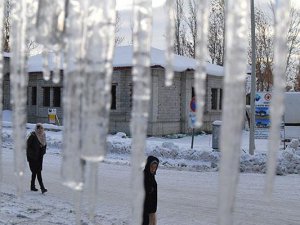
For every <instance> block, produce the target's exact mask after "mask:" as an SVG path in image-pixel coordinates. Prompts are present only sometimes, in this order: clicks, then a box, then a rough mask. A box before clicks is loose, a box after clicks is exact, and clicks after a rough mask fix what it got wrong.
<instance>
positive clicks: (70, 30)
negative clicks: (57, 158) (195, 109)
mask: <svg viewBox="0 0 300 225" xmlns="http://www.w3.org/2000/svg"><path fill="white" fill-rule="evenodd" d="M66 9H67V11H68V14H67V17H66V32H65V39H64V46H65V49H64V60H65V61H64V63H65V65H64V79H63V84H64V92H63V102H64V121H63V123H64V128H63V162H62V167H61V173H62V179H63V184H64V185H65V186H67V187H69V188H71V189H72V190H76V192H75V193H74V205H75V208H76V224H78V225H79V224H81V212H80V206H81V199H82V190H83V184H84V169H85V164H86V163H85V161H84V160H82V159H81V158H80V156H81V146H82V138H81V113H82V105H81V104H82V103H81V102H82V100H81V98H82V88H83V78H82V76H81V71H82V64H81V63H82V45H83V43H82V32H83V29H82V25H83V13H82V10H81V9H82V3H81V2H79V1H76V0H71V1H69V4H68V5H67V6H66Z"/></svg>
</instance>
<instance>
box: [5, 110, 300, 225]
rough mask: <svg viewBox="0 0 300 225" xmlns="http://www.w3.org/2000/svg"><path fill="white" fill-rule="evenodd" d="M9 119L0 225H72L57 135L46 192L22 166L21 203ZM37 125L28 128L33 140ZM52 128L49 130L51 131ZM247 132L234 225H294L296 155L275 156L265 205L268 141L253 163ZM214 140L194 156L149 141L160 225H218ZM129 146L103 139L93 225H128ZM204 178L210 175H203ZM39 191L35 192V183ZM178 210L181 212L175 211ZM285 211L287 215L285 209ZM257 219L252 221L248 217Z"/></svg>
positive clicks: (180, 140) (299, 187) (56, 134)
mask: <svg viewBox="0 0 300 225" xmlns="http://www.w3.org/2000/svg"><path fill="white" fill-rule="evenodd" d="M11 117H12V116H11V111H4V113H3V126H4V128H3V131H2V136H3V142H2V145H3V149H2V153H1V156H2V157H1V158H2V160H1V161H0V165H1V169H2V170H1V172H2V179H1V185H0V204H1V207H0V224H22V225H40V224H43V225H48V224H49V225H50V224H61V225H69V224H75V218H76V211H75V210H76V208H75V205H76V204H75V203H76V201H75V193H74V192H73V191H71V190H70V189H68V188H66V187H65V186H63V185H62V178H61V171H60V169H61V163H62V162H63V159H62V149H61V147H62V138H63V137H62V131H61V129H62V127H57V126H55V125H50V124H44V127H45V128H46V136H47V146H48V147H47V153H46V155H45V157H44V161H43V170H42V174H43V181H44V184H45V186H46V188H47V189H48V192H47V193H46V194H44V195H42V194H41V192H40V191H38V192H32V191H30V190H29V186H30V185H29V183H30V182H29V181H30V171H29V168H28V165H27V163H26V165H25V166H26V167H25V172H24V177H23V178H24V180H23V184H24V186H23V188H24V192H23V193H22V194H23V195H22V197H21V198H18V196H17V194H16V193H17V192H16V183H17V182H16V179H15V178H16V177H15V175H14V174H13V173H14V168H13V165H14V163H13V162H14V157H13V145H12V143H13V140H12V137H13V135H12V124H11ZM33 128H34V124H27V132H28V133H29V132H31V131H32V129H33ZM49 128H51V129H53V130H51V131H50V130H49ZM248 139H249V137H248V132H247V131H244V132H243V138H242V140H243V144H242V149H241V166H240V170H241V172H242V173H241V174H240V175H239V185H238V187H237V188H238V191H237V196H236V207H235V208H234V220H235V223H234V224H247V225H257V224H264V225H283V224H284V225H285V224H290V225H299V221H300V215H299V207H300V195H299V193H300V179H299V174H288V173H295V171H296V170H297V168H298V171H299V164H300V148H298V149H297V148H296V149H292V148H287V149H286V150H285V151H280V154H279V172H282V175H285V176H276V179H275V184H274V193H273V199H271V201H265V200H264V197H265V196H264V195H263V190H264V184H265V174H263V172H264V171H265V163H266V151H267V140H263V139H262V140H258V139H257V140H256V144H257V149H256V150H257V151H256V152H255V155H254V156H250V155H249V154H247V153H245V152H246V151H247V143H248ZM211 141H212V136H211V135H209V134H202V135H196V136H195V140H194V149H190V145H191V136H185V135H182V134H181V135H180V134H177V135H172V136H168V137H149V138H147V147H146V154H147V155H150V154H151V155H155V156H157V157H158V158H159V160H160V164H159V169H158V171H157V174H156V180H157V183H158V210H157V218H158V224H163V225H174V224H188V225H215V224H216V220H217V197H218V191H219V188H218V180H219V173H218V172H217V167H218V163H219V160H220V152H218V151H214V150H212V148H211ZM130 145H131V138H129V137H127V136H126V135H125V134H124V133H117V134H116V135H108V137H107V146H108V153H107V155H106V156H105V159H104V161H103V162H102V163H101V164H100V165H99V170H98V174H99V175H98V179H99V189H98V192H97V195H96V196H94V197H95V199H96V208H95V211H96V216H95V221H94V223H92V224H95V225H100V224H101V225H112V224H114V225H129V224H131V223H130V219H131V207H130V205H131V198H130V197H131V194H132V193H131V185H130V180H131V179H130V177H131V168H130V166H129V165H130V160H131V156H130V149H131V148H130ZM208 171H209V172H208ZM36 186H37V188H39V186H38V185H37V183H36ZM86 191H87V190H86V189H85V191H83V197H84V198H82V204H81V212H82V214H81V220H82V223H80V224H91V223H89V221H90V220H89V218H88V214H87V213H88V208H89V207H88V206H89V204H88V202H87V199H86V197H87V196H86V194H87V193H86ZM178 202H180V204H178ZM287 206H288V207H287ZM253 215H255V216H253Z"/></svg>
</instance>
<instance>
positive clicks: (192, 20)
mask: <svg viewBox="0 0 300 225" xmlns="http://www.w3.org/2000/svg"><path fill="white" fill-rule="evenodd" d="M198 5H199V3H198V1H197V0H189V2H188V15H187V16H186V17H185V22H186V24H187V26H188V30H189V34H190V36H191V41H189V42H188V43H187V44H186V47H187V53H188V55H189V56H190V57H192V58H195V52H196V49H195V47H196V40H197V32H198V31H197V13H198V10H199V6H198Z"/></svg>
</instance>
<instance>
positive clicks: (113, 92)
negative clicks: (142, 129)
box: [110, 84, 117, 109]
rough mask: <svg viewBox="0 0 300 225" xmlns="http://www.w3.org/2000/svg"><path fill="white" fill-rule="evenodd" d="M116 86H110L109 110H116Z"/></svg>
mask: <svg viewBox="0 0 300 225" xmlns="http://www.w3.org/2000/svg"><path fill="white" fill-rule="evenodd" d="M116 98H117V85H116V84H113V85H112V86H111V105H110V109H117V99H116Z"/></svg>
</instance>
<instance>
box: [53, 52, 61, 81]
mask: <svg viewBox="0 0 300 225" xmlns="http://www.w3.org/2000/svg"><path fill="white" fill-rule="evenodd" d="M61 61H62V60H61V53H60V51H59V52H56V53H55V63H54V65H55V66H54V68H53V78H52V81H53V83H55V84H58V83H59V82H60V70H61V69H62V65H61Z"/></svg>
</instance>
